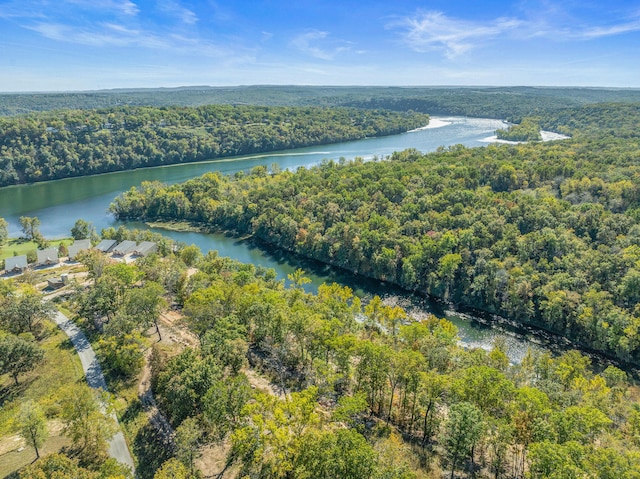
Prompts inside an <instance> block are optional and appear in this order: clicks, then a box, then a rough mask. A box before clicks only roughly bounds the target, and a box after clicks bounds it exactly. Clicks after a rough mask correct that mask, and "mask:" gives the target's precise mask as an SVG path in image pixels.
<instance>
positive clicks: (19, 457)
mask: <svg viewBox="0 0 640 479" xmlns="http://www.w3.org/2000/svg"><path fill="white" fill-rule="evenodd" d="M39 344H40V346H41V347H42V348H43V349H44V350H45V357H44V361H43V362H42V364H41V365H40V366H39V367H38V368H37V369H36V370H35V371H32V372H30V373H28V374H23V375H21V376H20V385H19V386H15V385H14V383H13V379H12V378H11V377H10V376H8V375H4V376H0V445H2V449H1V454H0V478H1V477H5V476H6V475H8V474H9V473H11V472H13V471H15V470H17V469H19V468H20V467H22V466H24V465H26V464H29V463H30V462H31V461H32V460H33V459H34V458H35V454H34V452H33V450H31V449H30V448H25V449H24V450H23V451H20V452H18V451H17V450H18V449H19V448H20V447H21V446H22V441H21V440H19V439H18V440H17V436H16V424H15V418H16V417H17V414H18V412H19V410H20V405H21V404H23V403H24V402H25V401H28V400H33V401H36V402H38V403H39V404H40V406H41V407H42V409H43V410H44V412H45V414H46V415H47V417H48V418H49V431H50V434H51V436H50V438H49V440H48V441H47V443H46V444H45V448H44V452H54V451H59V450H60V448H61V447H63V446H65V445H69V441H68V440H67V439H66V438H64V437H63V436H61V428H60V425H59V423H58V422H57V421H55V420H53V418H55V417H56V416H57V415H58V413H59V406H58V402H59V399H60V398H61V395H62V394H63V391H64V388H65V386H68V385H70V384H75V383H78V382H82V381H84V373H83V371H82V365H81V364H80V358H79V357H78V355H77V354H76V352H75V350H74V349H73V346H72V345H71V342H70V341H69V339H68V338H67V336H66V335H65V334H64V333H63V332H62V331H60V329H59V328H58V327H57V326H56V325H55V324H54V323H53V322H47V323H46V324H45V328H44V332H43V335H42V339H41V340H40V342H39Z"/></svg>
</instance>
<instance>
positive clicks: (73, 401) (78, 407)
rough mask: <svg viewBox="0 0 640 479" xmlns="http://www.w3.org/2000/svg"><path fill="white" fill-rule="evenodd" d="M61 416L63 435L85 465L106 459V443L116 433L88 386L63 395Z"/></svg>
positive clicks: (74, 387)
mask: <svg viewBox="0 0 640 479" xmlns="http://www.w3.org/2000/svg"><path fill="white" fill-rule="evenodd" d="M61 416H62V421H63V423H64V431H65V434H66V435H67V436H68V437H69V438H70V439H71V440H72V441H73V444H74V446H76V447H77V448H78V449H79V453H80V456H81V457H82V459H83V460H84V461H85V462H87V463H92V462H94V461H96V460H98V459H100V458H103V457H105V456H106V452H107V441H108V440H109V439H110V438H111V437H112V436H113V435H114V434H115V432H116V429H115V425H114V424H113V421H112V420H111V418H109V417H107V416H105V414H104V413H103V412H102V411H101V410H100V407H99V406H98V403H97V401H96V398H95V396H94V392H93V391H92V390H91V389H90V388H89V386H87V385H84V384H83V385H79V386H72V387H70V388H68V389H67V391H65V394H64V399H63V400H62V415H61Z"/></svg>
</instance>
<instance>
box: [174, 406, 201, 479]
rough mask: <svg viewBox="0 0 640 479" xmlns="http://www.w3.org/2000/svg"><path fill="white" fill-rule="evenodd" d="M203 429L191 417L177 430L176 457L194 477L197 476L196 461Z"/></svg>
mask: <svg viewBox="0 0 640 479" xmlns="http://www.w3.org/2000/svg"><path fill="white" fill-rule="evenodd" d="M201 437H202V429H200V425H199V424H198V420H197V419H196V418H193V417H190V418H187V419H185V420H184V421H182V424H180V426H178V428H177V429H176V436H175V442H176V457H177V458H178V459H179V460H180V461H181V462H182V463H183V464H184V465H185V466H187V469H188V470H189V471H190V472H191V475H192V476H193V475H194V474H195V467H196V466H195V460H196V458H197V457H198V447H199V446H200V438H201Z"/></svg>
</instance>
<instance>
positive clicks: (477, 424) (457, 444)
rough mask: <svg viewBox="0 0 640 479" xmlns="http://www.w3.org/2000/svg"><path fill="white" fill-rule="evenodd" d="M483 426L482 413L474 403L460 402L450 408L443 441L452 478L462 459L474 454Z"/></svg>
mask: <svg viewBox="0 0 640 479" xmlns="http://www.w3.org/2000/svg"><path fill="white" fill-rule="evenodd" d="M483 428H484V423H483V420H482V413H481V412H480V410H479V409H478V408H476V407H475V406H474V405H473V404H471V403H468V402H460V403H456V404H453V405H452V406H451V407H450V408H449V419H448V420H447V422H446V423H445V425H444V430H443V433H442V438H441V441H442V445H443V446H444V449H445V457H446V458H447V460H448V461H449V464H450V465H451V479H453V477H454V475H455V472H456V469H457V468H458V465H459V464H460V460H461V459H462V458H463V457H465V456H467V455H468V454H472V451H473V447H474V446H475V445H476V443H477V442H478V441H479V440H480V436H481V435H482V430H483ZM472 460H473V458H472Z"/></svg>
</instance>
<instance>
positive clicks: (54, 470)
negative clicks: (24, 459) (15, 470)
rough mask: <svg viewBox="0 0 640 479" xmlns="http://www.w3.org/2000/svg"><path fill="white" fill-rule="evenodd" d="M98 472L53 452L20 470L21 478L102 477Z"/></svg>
mask: <svg viewBox="0 0 640 479" xmlns="http://www.w3.org/2000/svg"><path fill="white" fill-rule="evenodd" d="M97 476H98V474H97V473H95V472H93V471H89V470H88V469H85V468H83V467H80V466H79V465H78V463H77V461H75V460H73V459H70V458H69V457H67V456H65V455H63V454H60V453H53V454H49V455H48V456H46V457H43V458H42V459H40V460H39V461H37V462H34V463H33V464H30V465H29V466H27V467H25V468H24V469H22V470H21V471H20V476H19V477H20V479H54V478H55V479H101V478H98V477H97Z"/></svg>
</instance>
